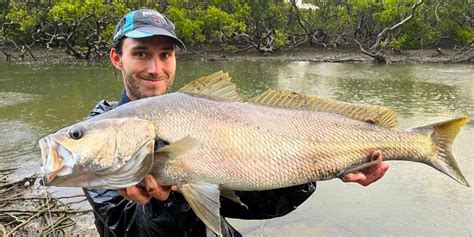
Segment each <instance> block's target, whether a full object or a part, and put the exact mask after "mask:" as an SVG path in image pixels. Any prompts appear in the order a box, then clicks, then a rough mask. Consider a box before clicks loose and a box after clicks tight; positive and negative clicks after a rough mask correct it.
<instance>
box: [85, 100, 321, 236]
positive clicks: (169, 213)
mask: <svg viewBox="0 0 474 237" xmlns="http://www.w3.org/2000/svg"><path fill="white" fill-rule="evenodd" d="M129 101H130V100H129V99H128V98H127V96H126V94H125V93H122V98H121V100H120V102H118V103H117V102H113V103H109V102H107V101H101V102H99V103H98V104H97V105H96V107H95V108H94V109H93V110H92V111H91V113H90V114H89V117H92V116H95V115H98V114H101V113H104V112H107V111H109V110H111V109H113V108H115V107H117V106H119V105H121V104H124V103H127V102H129ZM315 190H316V183H309V184H305V185H299V186H295V187H289V188H283V189H276V190H269V191H259V192H237V193H236V194H237V195H238V196H239V197H240V199H241V200H242V202H243V203H245V204H246V205H247V207H248V209H247V208H245V207H243V206H241V205H240V204H237V203H235V202H233V201H230V200H228V199H226V198H221V210H220V212H221V215H222V217H221V219H222V223H223V228H222V232H223V233H224V236H242V235H241V234H240V233H239V232H238V231H237V230H235V229H234V228H233V227H232V226H231V225H230V224H229V223H228V222H227V221H226V220H225V218H223V217H231V218H239V219H268V218H273V217H278V216H283V215H286V214H288V213H289V212H291V211H293V210H295V209H296V207H298V206H299V205H300V204H301V203H303V202H304V201H305V200H306V199H307V198H308V197H309V196H310V195H311V194H312V193H313V192H314V191H315ZM84 193H85V194H86V197H87V199H88V201H89V202H90V204H91V205H92V208H93V209H94V216H95V225H96V227H97V230H98V232H99V234H100V235H101V236H205V235H206V226H205V225H204V223H203V222H202V221H200V220H199V218H198V217H197V216H196V215H195V214H194V212H193V211H192V209H191V208H190V207H189V205H188V203H187V202H186V201H185V200H184V197H183V196H182V195H181V194H180V193H176V192H172V193H171V195H170V197H169V199H168V200H166V201H158V200H156V199H154V198H152V199H151V200H150V202H149V203H147V204H145V205H140V204H137V203H135V202H132V201H128V200H127V199H125V198H123V197H122V196H121V195H120V194H119V193H118V192H117V191H115V190H105V189H101V190H96V189H84Z"/></svg>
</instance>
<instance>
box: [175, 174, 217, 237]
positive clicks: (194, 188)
mask: <svg viewBox="0 0 474 237" xmlns="http://www.w3.org/2000/svg"><path fill="white" fill-rule="evenodd" d="M179 188H180V190H181V193H182V194H183V196H184V198H185V199H186V201H187V202H188V204H189V206H191V208H192V209H193V211H194V213H195V214H196V215H197V216H198V217H199V219H201V220H202V222H204V224H206V226H207V227H208V228H209V229H210V230H212V231H213V232H214V233H216V234H217V235H218V236H222V230H221V218H220V210H219V209H220V191H219V186H218V185H217V184H211V183H188V184H184V185H180V186H179Z"/></svg>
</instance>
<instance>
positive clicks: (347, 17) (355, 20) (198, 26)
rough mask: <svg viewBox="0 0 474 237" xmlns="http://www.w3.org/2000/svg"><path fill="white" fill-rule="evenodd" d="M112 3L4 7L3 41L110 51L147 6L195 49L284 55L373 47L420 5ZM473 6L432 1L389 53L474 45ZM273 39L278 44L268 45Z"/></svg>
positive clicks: (310, 0)
mask: <svg viewBox="0 0 474 237" xmlns="http://www.w3.org/2000/svg"><path fill="white" fill-rule="evenodd" d="M107 2H110V4H106V1H103V0H81V1H76V0H52V1H23V0H10V1H0V24H2V25H3V31H0V38H5V37H6V38H8V39H11V40H14V41H15V42H17V43H21V44H30V43H32V42H35V44H36V45H39V46H44V45H46V44H47V43H48V36H49V35H54V34H57V35H58V38H57V39H56V40H54V41H51V42H49V43H48V46H50V47H65V43H64V40H63V41H61V40H58V39H60V38H61V37H63V38H66V37H67V38H68V39H70V42H71V43H72V44H74V45H73V48H72V50H74V49H77V50H79V51H80V50H86V49H88V48H89V49H90V46H91V44H95V45H96V46H97V48H101V49H102V50H104V51H105V49H104V48H106V47H110V44H111V41H112V33H113V29H114V27H115V24H116V23H117V21H118V20H119V19H120V18H121V17H122V16H123V15H124V14H125V13H126V12H128V11H130V10H133V9H139V8H142V7H148V8H154V9H157V10H160V11H163V13H164V14H165V15H166V16H168V18H170V19H171V20H172V21H173V22H174V23H175V26H176V30H177V34H178V36H179V37H180V38H181V39H182V40H183V41H184V42H185V43H186V44H187V45H188V48H192V47H194V46H200V45H212V46H219V47H222V48H223V49H224V50H226V51H235V50H238V49H239V48H243V47H246V46H247V45H248V44H249V41H250V42H252V41H253V42H254V44H255V45H260V44H261V43H262V42H263V43H271V44H272V45H271V48H273V49H278V48H282V47H286V46H287V45H286V44H287V43H288V39H289V37H299V38H298V39H304V37H306V36H307V35H308V34H309V33H315V32H323V34H324V40H325V41H327V42H325V43H331V42H334V41H335V40H336V38H337V37H338V36H341V35H342V34H344V35H345V36H347V37H349V39H348V41H349V42H352V41H351V39H350V37H355V38H357V39H358V40H360V41H361V42H362V41H363V42H366V43H367V44H371V43H373V42H374V41H375V38H376V36H377V34H378V33H380V32H381V31H382V30H383V29H384V28H386V27H391V26H393V25H395V24H397V23H398V22H400V21H401V20H402V19H404V18H405V17H407V16H408V15H409V14H410V13H411V7H412V6H413V4H414V2H415V0H413V1H412V0H410V1H400V0H384V1H380V0H345V1H339V0H338V1H327V0H305V1H303V2H305V3H307V4H313V5H314V6H317V7H316V8H311V9H302V8H301V9H298V10H297V12H296V11H295V9H294V8H293V7H292V5H291V3H289V2H287V1H283V0H245V1H244V0H204V1H199V0H168V1H158V2H157V1H148V0H144V1H107ZM469 2H470V1H465V0H463V1H459V0H443V1H441V0H425V1H424V3H423V5H421V6H420V7H419V8H418V9H417V11H416V15H415V17H414V18H413V19H411V20H410V21H409V22H407V23H406V24H405V25H403V26H402V27H401V28H399V29H398V30H397V31H396V32H394V35H393V38H392V39H391V40H392V41H391V42H390V43H389V47H392V48H396V49H407V48H417V47H421V46H423V47H428V46H429V45H433V44H435V43H436V42H437V41H439V39H440V38H441V37H443V38H447V39H448V40H450V41H451V42H453V43H455V44H461V45H471V44H473V43H474V42H473V39H474V30H473V28H472V26H471V22H470V21H469V20H466V19H467V18H466V16H469V17H472V12H471V11H470V9H471V7H472V6H471V5H472V3H469ZM470 4H471V5H470ZM435 12H437V16H438V17H436V14H435ZM297 16H298V17H299V19H300V21H298V20H297V19H298V18H297ZM438 19H439V21H438ZM91 32H92V33H91ZM269 35H270V37H272V40H270V41H265V37H268V36H269ZM237 36H238V37H237ZM242 37H244V38H245V40H243V38H242ZM292 39H294V38H292ZM291 42H294V41H291ZM267 46H268V45H265V47H267Z"/></svg>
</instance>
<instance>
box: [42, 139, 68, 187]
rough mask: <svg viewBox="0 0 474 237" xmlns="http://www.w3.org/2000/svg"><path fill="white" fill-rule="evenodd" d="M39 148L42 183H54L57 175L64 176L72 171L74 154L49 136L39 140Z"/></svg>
mask: <svg viewBox="0 0 474 237" xmlns="http://www.w3.org/2000/svg"><path fill="white" fill-rule="evenodd" d="M39 146H40V149H41V158H42V165H41V168H40V169H41V173H42V183H43V184H44V185H54V182H53V181H54V180H55V178H56V177H57V176H66V175H69V174H71V173H72V170H73V169H72V168H73V166H74V156H73V155H72V153H71V152H70V151H69V150H68V149H66V148H65V147H64V146H62V145H61V144H60V143H58V142H55V141H54V140H53V139H52V138H51V137H50V136H47V137H44V138H42V139H41V140H40V141H39Z"/></svg>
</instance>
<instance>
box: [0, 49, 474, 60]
mask: <svg viewBox="0 0 474 237" xmlns="http://www.w3.org/2000/svg"><path fill="white" fill-rule="evenodd" d="M441 52H442V53H441V54H440V53H438V52H436V50H434V49H414V50H402V51H400V52H393V51H388V52H387V53H386V56H387V57H388V58H389V60H390V62H391V63H402V64H417V63H443V64H452V63H467V64H471V63H474V48H472V47H471V48H463V49H442V51H441ZM18 53H19V52H13V55H15V54H16V55H18ZM32 54H33V55H34V57H35V58H36V60H38V61H54V60H75V58H74V57H72V56H70V55H67V54H66V53H64V50H62V49H52V50H47V49H42V48H34V49H32ZM177 57H178V59H179V60H201V61H259V62H289V61H309V62H317V63H323V62H332V63H371V61H372V58H371V57H369V56H367V55H364V54H363V53H362V52H361V51H360V50H359V49H358V48H353V47H349V48H321V47H320V48H314V47H313V48H310V47H301V48H295V49H292V50H288V51H278V52H274V53H272V54H268V55H263V54H261V53H259V52H257V51H255V50H248V51H245V52H240V53H228V52H224V51H223V50H220V49H194V50H188V51H183V52H178V54H177ZM103 59H106V56H104V57H103ZM0 60H7V58H6V56H5V55H1V56H0ZM23 60H24V61H34V59H33V57H32V56H31V55H29V54H26V55H25V57H24V59H23ZM11 61H22V59H21V58H19V57H13V58H11Z"/></svg>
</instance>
